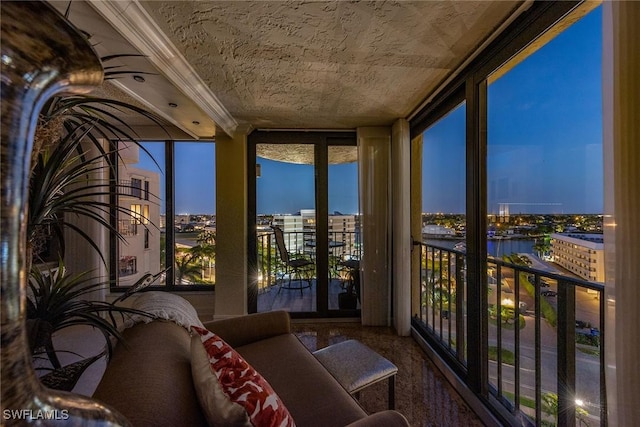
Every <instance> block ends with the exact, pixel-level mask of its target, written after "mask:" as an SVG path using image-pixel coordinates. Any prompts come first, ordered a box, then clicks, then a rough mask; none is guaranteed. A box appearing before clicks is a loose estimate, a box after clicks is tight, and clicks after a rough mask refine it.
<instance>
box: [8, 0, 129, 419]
mask: <svg viewBox="0 0 640 427" xmlns="http://www.w3.org/2000/svg"><path fill="white" fill-rule="evenodd" d="M0 7H1V13H2V52H1V57H0V62H1V65H2V76H1V79H2V80H1V86H2V92H1V96H2V123H1V126H2V141H1V152H0V155H1V157H0V173H1V180H2V190H1V193H0V207H1V213H2V217H1V222H0V279H1V291H2V293H1V294H0V316H1V318H2V323H1V327H2V329H1V335H2V337H1V339H2V342H1V349H0V352H1V358H2V359H1V361H2V367H1V369H2V395H1V400H0V401H1V404H2V408H1V409H2V412H1V414H0V423H1V424H2V425H5V424H6V425H15V424H36V425H50V424H58V425H59V424H60V423H64V424H65V425H78V426H80V425H82V426H119V425H129V423H128V422H127V420H126V419H125V418H124V417H122V416H121V415H120V414H118V413H117V412H115V411H114V410H112V409H110V408H108V407H106V406H105V405H102V404H100V403H98V402H96V401H94V400H91V399H89V398H87V397H83V396H79V395H74V394H71V393H65V392H53V391H51V390H48V389H46V388H45V387H43V386H42V385H41V384H40V382H39V381H38V379H37V377H36V374H35V372H34V370H33V367H32V362H31V354H30V352H29V346H28V343H27V335H26V331H25V312H26V310H25V306H26V304H25V298H26V294H25V292H26V281H27V272H26V271H25V266H26V223H25V218H26V212H27V206H26V203H27V188H28V184H29V162H30V158H31V149H32V145H33V136H34V132H35V126H36V120H37V116H38V112H39V110H40V109H41V107H42V104H43V103H44V102H45V101H46V100H47V99H48V98H49V97H51V96H53V95H54V94H57V93H60V92H67V93H70V92H75V93H81V92H83V91H86V90H88V89H89V88H90V87H92V86H96V85H99V84H100V83H101V82H102V78H103V71H102V67H101V65H100V61H99V59H98V56H97V55H96V54H95V52H94V51H93V49H92V48H91V46H90V45H89V43H88V42H87V40H86V39H85V38H84V37H83V36H82V35H81V34H80V32H79V31H78V30H76V29H75V28H73V27H72V26H71V25H70V24H69V23H68V22H67V21H66V19H64V17H62V16H61V15H60V14H59V13H57V12H56V11H55V10H54V9H53V8H52V7H51V6H49V5H48V4H46V3H43V2H7V1H2V2H0ZM49 417H52V418H53V419H47V418H49Z"/></svg>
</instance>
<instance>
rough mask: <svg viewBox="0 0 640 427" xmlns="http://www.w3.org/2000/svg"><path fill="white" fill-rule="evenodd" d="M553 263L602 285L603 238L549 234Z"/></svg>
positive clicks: (603, 274)
mask: <svg viewBox="0 0 640 427" xmlns="http://www.w3.org/2000/svg"><path fill="white" fill-rule="evenodd" d="M551 256H552V257H553V261H554V262H556V263H557V264H559V265H560V266H562V267H564V268H566V269H567V270H569V271H570V272H572V273H573V274H576V275H577V276H580V277H582V278H583V279H585V280H588V281H591V282H600V283H604V281H605V264H604V238H603V235H602V234H584V233H553V234H551Z"/></svg>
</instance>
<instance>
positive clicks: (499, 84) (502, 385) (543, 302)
mask: <svg viewBox="0 0 640 427" xmlns="http://www.w3.org/2000/svg"><path fill="white" fill-rule="evenodd" d="M601 21H602V16H601V8H596V9H595V10H594V11H592V12H590V13H589V14H588V15H586V16H585V17H584V18H582V19H581V20H579V21H578V22H576V23H575V24H574V25H572V26H571V27H569V28H567V29H566V30H564V31H563V32H561V33H560V34H558V35H557V36H556V37H554V38H553V39H551V40H550V41H548V42H547V43H546V44H544V45H543V46H542V47H541V48H540V49H539V50H538V51H536V52H535V53H533V54H531V55H530V56H528V57H526V58H525V59H524V60H523V61H522V62H520V63H519V64H517V65H515V66H513V67H512V68H509V69H508V71H507V72H506V73H505V74H504V75H502V76H501V77H499V78H498V79H497V80H495V81H494V82H492V83H491V84H490V85H489V87H488V109H487V111H488V147H487V189H488V199H487V212H488V214H489V218H488V236H487V237H488V241H489V242H488V243H489V244H488V252H489V256H490V258H489V268H490V269H491V267H492V257H495V258H496V259H502V260H507V261H509V262H511V263H513V264H516V265H519V266H520V265H521V266H524V267H532V268H534V269H536V270H538V271H540V272H539V273H536V274H530V273H524V272H517V271H515V270H514V269H511V268H504V269H503V271H502V277H501V278H497V280H496V281H495V282H494V287H493V288H492V290H493V292H494V293H495V294H496V295H495V296H494V298H493V299H491V294H490V300H489V304H490V307H491V308H492V310H493V312H494V313H496V314H497V313H502V314H503V315H506V314H507V313H513V312H514V310H515V309H516V307H515V302H516V298H517V300H518V305H519V306H520V307H517V309H518V310H519V311H521V312H524V313H525V314H524V315H523V316H520V318H519V319H518V322H514V323H513V324H510V323H508V322H507V320H510V319H511V317H510V316H503V317H502V319H501V321H496V320H497V316H496V315H494V319H495V320H494V322H491V321H490V323H489V341H490V345H491V346H494V348H495V350H496V356H497V354H498V351H499V350H502V352H503V355H505V356H506V355H509V354H513V353H514V352H515V351H516V349H519V351H520V357H519V363H520V372H519V375H520V390H518V392H519V393H520V402H518V403H519V405H520V408H521V410H522V411H523V412H524V413H525V414H527V415H529V416H531V417H532V418H535V410H534V408H532V407H531V406H532V402H535V397H536V396H535V393H534V390H535V387H536V384H535V376H534V375H533V374H532V372H531V368H532V367H534V366H535V362H536V358H537V357H538V358H539V360H537V362H539V364H540V366H541V384H540V387H541V389H542V393H541V397H542V399H543V401H545V400H547V399H551V400H553V398H554V396H555V399H556V402H557V394H558V393H559V392H561V391H559V390H557V382H558V376H559V373H558V371H557V368H556V362H557V353H558V345H559V344H558V332H559V328H561V327H567V326H568V327H569V328H571V329H573V328H574V326H573V325H566V322H564V323H563V322H557V321H556V317H557V315H558V313H559V309H558V306H559V304H560V303H561V302H560V298H559V297H558V293H559V291H560V290H561V289H560V287H561V284H559V283H558V281H556V280H555V279H553V278H550V277H546V276H545V274H548V273H549V272H551V273H556V274H560V275H566V276H567V277H571V278H574V279H584V280H587V281H589V280H593V277H595V275H593V276H590V275H589V274H585V275H584V276H583V277H581V276H580V271H581V269H580V266H581V265H584V264H585V259H586V258H587V256H586V255H578V256H577V257H576V258H575V259H574V260H573V261H572V263H567V264H565V265H563V263H565V261H568V258H567V252H566V251H564V249H563V248H562V247H561V245H562V243H561V242H562V241H564V240H565V237H566V236H567V235H570V234H574V235H575V236H574V237H575V238H576V240H575V241H572V242H571V244H572V245H578V246H580V245H582V246H584V248H585V251H586V250H588V249H587V248H590V247H593V248H594V250H596V248H597V244H596V243H595V241H598V240H599V242H600V249H597V250H600V251H601V252H602V250H603V249H602V213H603V159H602V93H601V86H602V77H601V68H602V67H601V61H602V59H601V52H602V33H601ZM554 242H555V244H556V245H560V246H556V248H555V249H554V247H553V245H554ZM580 242H584V243H580ZM592 244H593V246H592ZM577 253H578V252H576V254H577ZM584 253H586V252H583V254H584ZM555 257H557V258H555ZM494 264H495V263H494ZM574 267H575V268H574ZM593 269H594V270H595V269H596V266H595V265H594V267H593ZM603 274H604V273H603ZM494 277H495V276H494ZM516 278H518V279H519V284H520V286H519V289H518V291H517V295H516V288H515V285H516ZM602 280H604V279H602ZM575 283H576V282H567V283H565V284H564V285H562V286H565V287H569V288H571V289H575V293H576V297H575V304H576V307H575V317H576V320H579V321H580V322H581V323H580V325H585V326H586V325H587V324H588V325H589V326H590V327H593V328H595V330H596V331H597V330H598V327H599V320H600V317H599V311H600V310H599V299H598V298H594V295H587V290H586V289H584V288H582V287H580V286H576V284H575ZM490 286H491V282H490ZM500 292H502V294H501V295H500ZM536 302H537V303H539V304H540V314H539V316H540V336H541V348H540V352H539V354H537V353H536V345H535V340H534V336H535V334H534V332H535V316H536V313H535V311H534V307H535V305H536ZM576 324H577V322H576ZM516 325H517V327H518V328H519V334H520V337H519V342H517V343H516V342H514V341H515V339H516V336H515V329H514V328H515V327H516ZM572 332H573V331H572ZM580 332H581V331H580ZM583 338H584V337H583V336H582V335H580V334H577V339H578V344H579V345H578V346H577V347H575V350H576V363H575V367H576V373H575V376H576V379H577V387H576V394H575V396H570V398H571V399H572V401H573V400H576V399H578V400H581V401H583V402H585V404H584V406H583V408H582V409H583V410H584V411H586V412H585V414H586V415H584V417H586V418H585V420H586V419H589V422H591V421H593V423H594V424H597V420H598V417H599V414H600V406H599V405H600V375H599V366H600V359H599V352H600V348H599V346H598V345H596V344H595V343H596V342H597V339H596V338H597V332H596V333H594V334H592V333H591V331H590V330H589V332H588V334H587V336H586V338H584V339H583ZM580 339H583V341H584V342H581V341H580ZM585 343H588V344H585ZM582 344H584V345H582ZM572 345H573V343H572ZM518 347H519V348H518ZM511 360H512V358H511ZM511 363H512V364H513V360H512V362H511ZM508 365H509V364H508V363H506V364H505V362H504V359H503V363H502V365H500V364H499V363H498V361H497V359H494V360H492V361H491V362H490V372H489V376H490V385H491V386H492V387H493V388H494V392H495V393H500V394H502V397H504V398H506V399H507V400H509V401H511V402H512V403H514V404H515V402H514V400H515V393H516V390H515V385H514V377H515V372H513V371H514V367H513V366H508ZM499 369H502V371H500V370H499ZM542 409H543V412H542V419H541V420H537V421H539V422H542V424H545V423H554V422H556V420H555V416H554V414H552V413H550V412H549V410H548V406H545V405H543V408H542ZM576 424H578V422H576Z"/></svg>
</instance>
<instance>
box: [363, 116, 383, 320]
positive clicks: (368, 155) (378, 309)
mask: <svg viewBox="0 0 640 427" xmlns="http://www.w3.org/2000/svg"><path fill="white" fill-rule="evenodd" d="M357 133H358V159H359V162H358V168H359V171H358V173H359V177H360V209H361V213H362V244H363V251H362V261H361V263H360V268H361V284H362V292H361V295H362V297H361V298H362V301H361V303H362V324H363V325H367V326H388V325H389V324H390V304H389V300H390V298H391V293H390V288H391V280H390V279H391V276H390V266H391V258H390V253H389V248H390V245H391V240H390V236H391V222H390V200H391V185H390V181H391V173H390V160H391V129H390V128H388V127H364V128H358V129H357Z"/></svg>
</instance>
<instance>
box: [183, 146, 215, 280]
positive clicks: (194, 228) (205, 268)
mask: <svg viewBox="0 0 640 427" xmlns="http://www.w3.org/2000/svg"><path fill="white" fill-rule="evenodd" d="M174 147H175V149H174V156H175V159H174V163H175V172H174V177H175V180H174V181H175V187H174V194H175V205H174V206H175V209H174V211H175V224H174V227H175V231H176V233H175V243H176V245H175V270H174V277H175V284H176V285H177V286H184V285H192V284H200V285H213V284H215V253H216V251H215V249H216V238H215V236H216V193H215V188H216V174H215V162H216V160H215V144H214V143H213V142H176V143H175V145H174Z"/></svg>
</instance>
